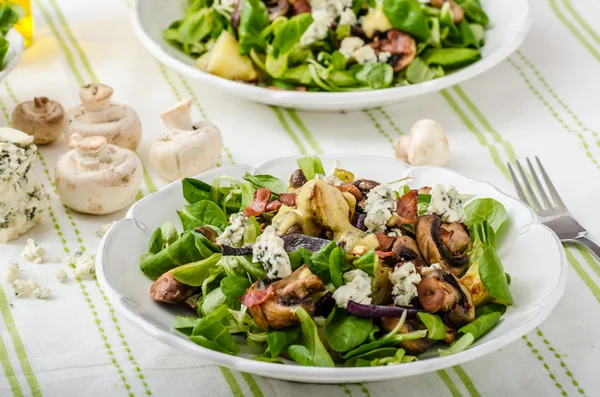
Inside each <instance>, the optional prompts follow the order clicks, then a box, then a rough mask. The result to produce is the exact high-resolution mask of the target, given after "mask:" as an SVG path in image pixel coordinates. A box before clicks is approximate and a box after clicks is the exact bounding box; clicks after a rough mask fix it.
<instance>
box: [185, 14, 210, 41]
mask: <svg viewBox="0 0 600 397" xmlns="http://www.w3.org/2000/svg"><path fill="white" fill-rule="evenodd" d="M214 20H215V15H214V10H213V9H211V8H202V9H200V10H198V11H196V12H193V13H191V14H189V15H187V16H186V17H185V18H184V19H183V21H182V22H181V26H180V27H179V41H180V42H181V43H184V44H186V43H197V42H201V41H203V40H204V39H206V38H207V37H209V36H210V34H211V33H212V31H213V29H214V27H215V23H214Z"/></svg>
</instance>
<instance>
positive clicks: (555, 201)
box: [535, 156, 567, 209]
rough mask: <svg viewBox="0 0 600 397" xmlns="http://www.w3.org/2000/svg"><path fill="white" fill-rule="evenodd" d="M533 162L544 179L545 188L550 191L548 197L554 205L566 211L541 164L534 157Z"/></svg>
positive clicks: (536, 157)
mask: <svg viewBox="0 0 600 397" xmlns="http://www.w3.org/2000/svg"><path fill="white" fill-rule="evenodd" d="M535 161H536V163H537V165H538V167H539V169H540V172H541V173H542V176H543V177H544V181H545V182H546V186H548V190H550V196H552V200H554V203H555V204H556V206H557V207H559V208H563V209H566V208H567V207H566V206H565V203H564V202H563V201H562V199H561V198H560V196H559V195H558V192H557V191H556V188H555V187H554V185H553V184H552V181H551V180H550V177H549V176H548V174H546V170H545V169H544V167H543V166H542V163H541V162H540V159H539V158H538V156H535Z"/></svg>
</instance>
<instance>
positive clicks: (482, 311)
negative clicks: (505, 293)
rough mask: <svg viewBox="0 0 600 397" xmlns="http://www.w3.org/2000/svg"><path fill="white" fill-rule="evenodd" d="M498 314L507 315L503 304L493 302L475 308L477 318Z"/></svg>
mask: <svg viewBox="0 0 600 397" xmlns="http://www.w3.org/2000/svg"><path fill="white" fill-rule="evenodd" d="M494 312H498V313H500V314H504V313H506V305H503V304H502V303H497V302H492V303H488V304H487V305H485V306H480V307H477V308H475V317H480V316H483V315H486V314H490V313H494Z"/></svg>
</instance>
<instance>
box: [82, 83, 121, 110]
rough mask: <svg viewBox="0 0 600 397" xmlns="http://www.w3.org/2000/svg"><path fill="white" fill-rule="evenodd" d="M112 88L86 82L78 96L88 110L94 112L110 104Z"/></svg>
mask: <svg viewBox="0 0 600 397" xmlns="http://www.w3.org/2000/svg"><path fill="white" fill-rule="evenodd" d="M112 94H113V89H112V88H110V87H109V86H107V85H104V84H88V85H86V86H85V87H83V88H82V89H81V90H80V91H79V98H81V102H82V103H83V107H84V108H85V110H86V111H88V112H96V111H98V110H102V109H106V108H107V107H109V106H110V100H111V98H112Z"/></svg>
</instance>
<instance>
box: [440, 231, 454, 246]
mask: <svg viewBox="0 0 600 397" xmlns="http://www.w3.org/2000/svg"><path fill="white" fill-rule="evenodd" d="M453 235H454V230H446V229H445V228H443V227H440V241H441V242H442V245H448V242H449V241H450V239H451V238H452V236H453Z"/></svg>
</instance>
